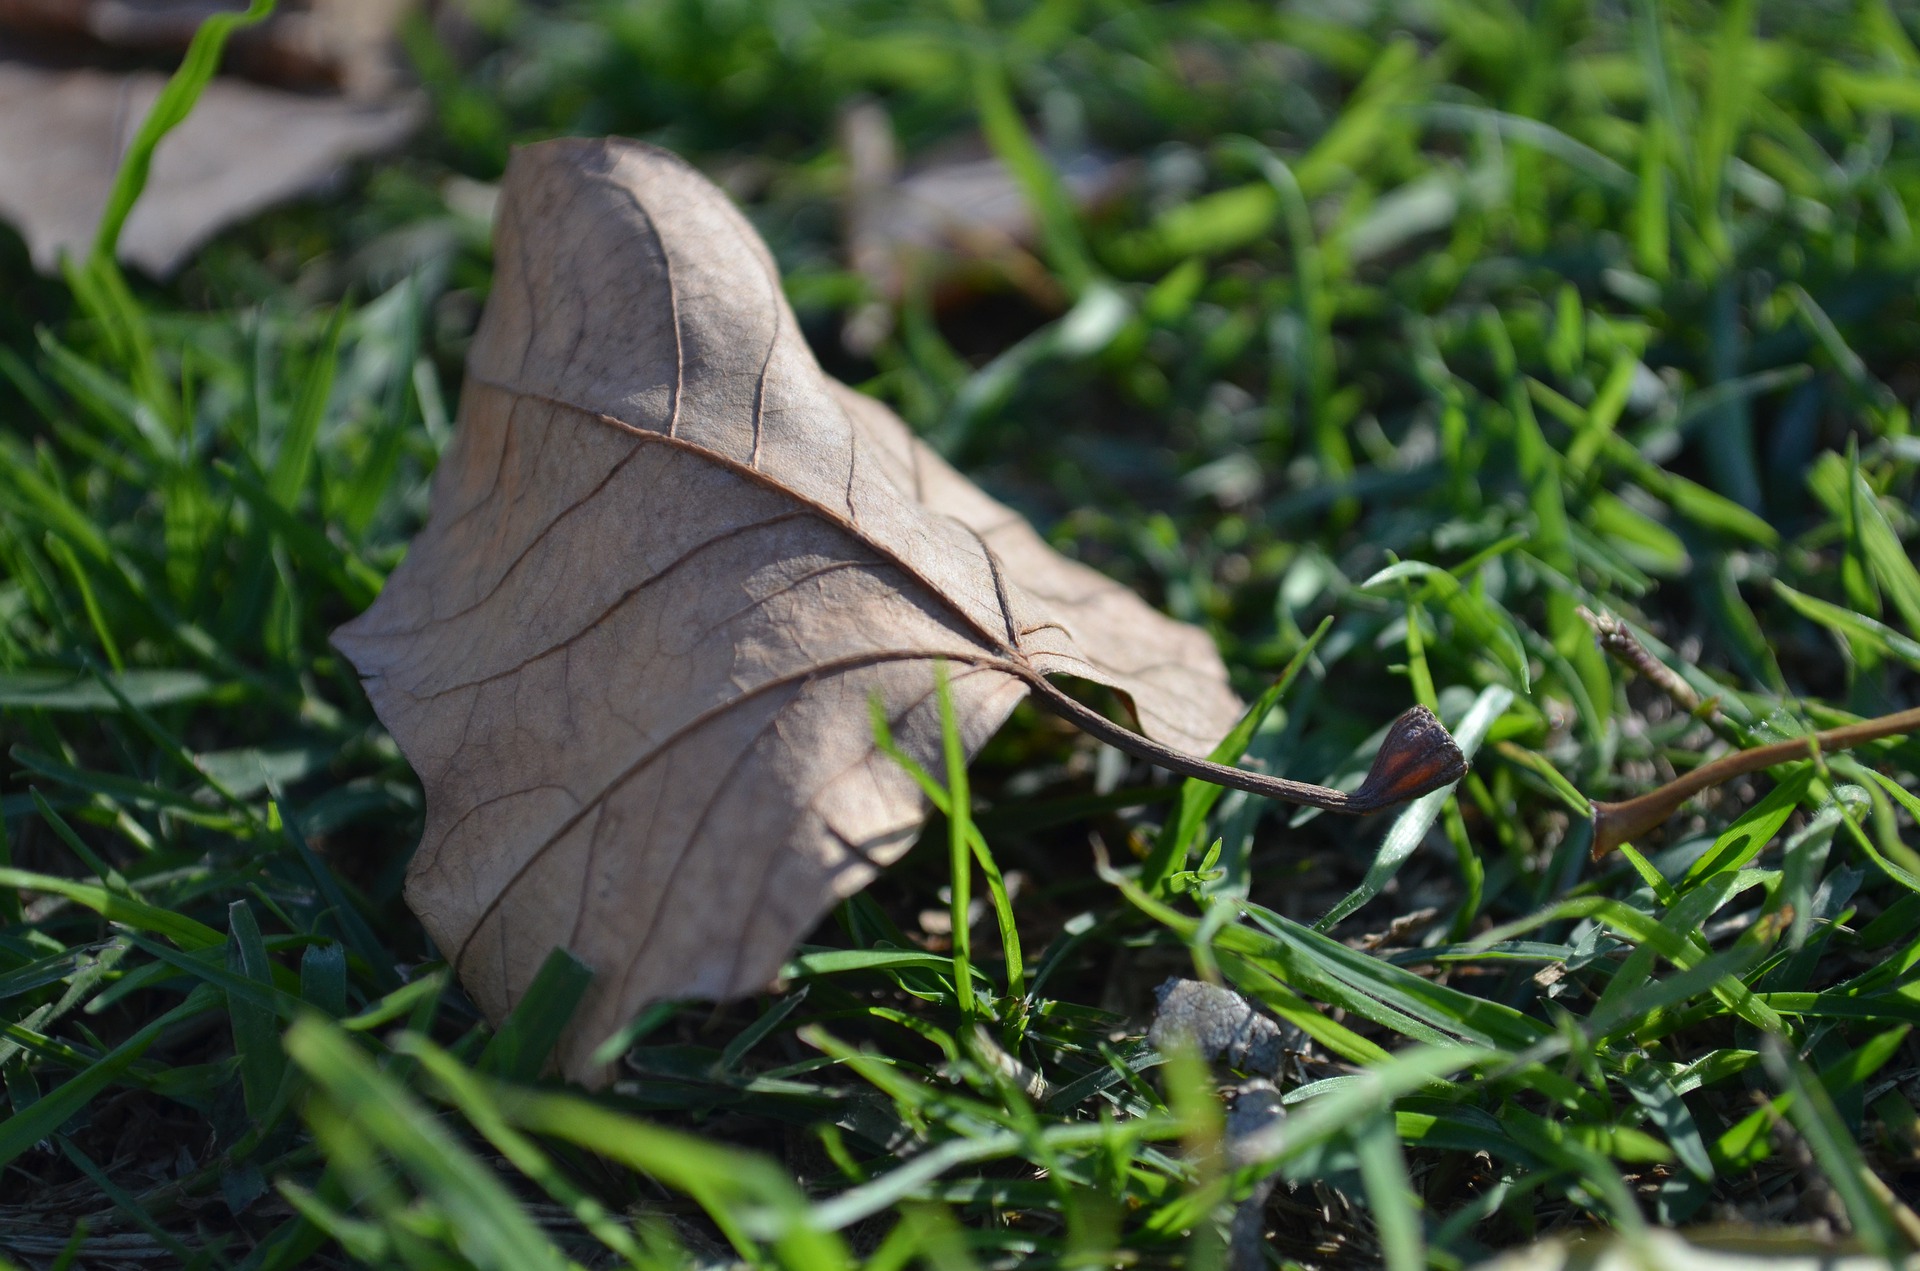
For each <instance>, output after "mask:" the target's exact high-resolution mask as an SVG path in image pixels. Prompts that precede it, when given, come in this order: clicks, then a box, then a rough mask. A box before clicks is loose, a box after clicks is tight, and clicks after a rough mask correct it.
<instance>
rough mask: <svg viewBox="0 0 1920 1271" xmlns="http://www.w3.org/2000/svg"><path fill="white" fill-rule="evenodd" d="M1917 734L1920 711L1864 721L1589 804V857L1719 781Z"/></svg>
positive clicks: (1612, 847)
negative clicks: (1620, 799) (1634, 794)
mask: <svg viewBox="0 0 1920 1271" xmlns="http://www.w3.org/2000/svg"><path fill="white" fill-rule="evenodd" d="M1911 732H1920V707H1915V708H1913V709H1912V710H1904V711H1896V712H1895V713H1894V714H1892V715H1881V716H1879V717H1878V718H1876V719H1864V720H1861V721H1860V722H1859V723H1857V724H1845V725H1842V726H1841V727H1839V728H1829V729H1827V730H1826V731H1825V732H1820V733H1815V734H1813V735H1812V736H1811V737H1795V738H1792V739H1791V740H1789V741H1777V742H1774V743H1773V744H1772V745H1768V746H1755V747H1754V748H1753V749H1751V750H1737V751H1735V752H1734V753H1732V754H1730V755H1723V756H1722V757H1720V758H1719V759H1716V760H1714V761H1713V762H1712V763H1706V764H1701V765H1700V766H1699V767H1698V768H1695V769H1694V770H1693V771H1692V772H1689V773H1688V774H1687V775H1686V776H1684V777H1680V778H1678V779H1677V780H1674V781H1669V782H1668V783H1667V784H1666V785H1663V786H1661V787H1660V788H1659V789H1658V790H1652V791H1649V792H1648V793H1646V794H1643V795H1640V796H1639V797H1637V798H1633V799H1627V800H1625V801H1624V802H1621V803H1599V802H1596V803H1594V805H1593V859H1595V860H1599V859H1600V858H1601V857H1603V856H1605V855H1606V854H1607V853H1609V852H1611V851H1613V850H1615V849H1616V848H1618V847H1619V846H1620V845H1621V844H1622V843H1626V842H1629V841H1631V840H1633V839H1636V838H1639V837H1640V836H1641V835H1642V834H1645V833H1646V832H1647V831H1648V830H1651V829H1653V828H1655V827H1656V826H1658V825H1660V824H1661V823H1662V822H1663V821H1665V820H1666V819H1667V818H1668V817H1670V816H1672V815H1673V814H1674V812H1675V811H1676V810H1678V808H1679V807H1680V805H1681V804H1683V803H1685V802H1686V801H1687V800H1688V799H1690V798H1692V797H1693V796H1694V795H1696V794H1698V793H1700V792H1701V791H1702V790H1705V789H1708V788H1710V787H1712V786H1717V785H1719V784H1720V783H1721V782H1723V781H1731V780H1733V778H1735V777H1743V776H1745V775H1746V774H1748V773H1750V772H1759V771H1760V770H1761V769H1763V768H1771V767H1773V766H1774V765H1775V764H1782V763H1788V762H1790V761H1792V760H1795V759H1808V758H1811V757H1813V756H1814V755H1817V754H1819V753H1821V752H1822V751H1827V750H1846V749H1848V748H1849V747H1853V746H1861V745H1865V744H1866V743H1867V742H1870V741H1879V740H1880V739H1881V738H1883V737H1897V736H1899V735H1900V734H1901V733H1911Z"/></svg>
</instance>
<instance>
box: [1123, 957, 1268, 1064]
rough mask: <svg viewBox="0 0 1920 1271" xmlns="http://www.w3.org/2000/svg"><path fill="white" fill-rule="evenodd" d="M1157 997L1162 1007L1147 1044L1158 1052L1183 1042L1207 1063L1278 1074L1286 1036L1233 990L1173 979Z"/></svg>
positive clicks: (1155, 1012) (1156, 992) (1159, 1008)
mask: <svg viewBox="0 0 1920 1271" xmlns="http://www.w3.org/2000/svg"><path fill="white" fill-rule="evenodd" d="M1153 992H1154V997H1155V999H1156V1000H1157V1002H1158V1007H1157V1009H1156V1010H1155V1011H1154V1014H1153V1026H1152V1027H1151V1028H1149V1029H1148V1030H1147V1041H1148V1042H1150V1043H1152V1045H1153V1047H1154V1048H1155V1049H1156V1050H1166V1049H1168V1048H1170V1047H1172V1046H1176V1045H1179V1044H1180V1043H1181V1042H1185V1043H1186V1044H1187V1045H1189V1046H1191V1047H1193V1048H1194V1049H1195V1050H1197V1051H1198V1052H1199V1053H1200V1057H1201V1058H1203V1059H1205V1060H1207V1061H1208V1062H1209V1063H1221V1064H1224V1065H1226V1066H1227V1067H1228V1068H1231V1069H1233V1070H1235V1071H1236V1072H1244V1073H1256V1074H1260V1075H1262V1076H1268V1077H1270V1076H1272V1075H1273V1074H1275V1073H1276V1072H1278V1071H1279V1070H1280V1063H1281V1061H1282V1060H1283V1059H1284V1058H1285V1057H1286V1052H1287V1042H1288V1039H1287V1036H1286V1034H1285V1033H1284V1032H1283V1031H1282V1029H1281V1026H1280V1025H1279V1024H1278V1023H1276V1022H1275V1021H1273V1020H1271V1019H1268V1018H1267V1017H1266V1016H1265V1015H1262V1014H1260V1013H1259V1012H1258V1011H1256V1010H1254V1009H1253V1007H1252V1006H1251V1005H1250V1004H1248V1002H1247V1000H1246V999H1245V998H1243V997H1241V996H1240V995H1239V994H1238V993H1235V992H1234V991H1233V990H1232V989H1227V988H1221V987H1220V986H1218V985H1215V984H1207V983H1204V982H1203V981H1200V980H1182V979H1178V978H1174V979H1169V980H1168V981H1166V982H1165V983H1164V984H1162V985H1161V986H1160V987H1159V988H1157V989H1155V990H1154V991H1153Z"/></svg>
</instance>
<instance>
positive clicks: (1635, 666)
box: [1575, 605, 1740, 745]
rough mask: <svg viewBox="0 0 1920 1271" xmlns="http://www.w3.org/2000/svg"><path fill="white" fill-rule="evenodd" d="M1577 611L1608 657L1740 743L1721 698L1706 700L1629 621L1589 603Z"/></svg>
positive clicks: (1708, 724)
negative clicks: (1647, 644) (1720, 704)
mask: <svg viewBox="0 0 1920 1271" xmlns="http://www.w3.org/2000/svg"><path fill="white" fill-rule="evenodd" d="M1575 612H1577V613H1578V614H1579V615H1580V616H1581V618H1583V619H1585V621H1586V624H1587V625H1588V626H1589V627H1592V628H1593V638H1594V642H1595V643H1597V644H1598V645H1599V646H1600V649H1601V651H1602V652H1604V653H1605V654H1606V655H1607V656H1608V657H1611V658H1612V659H1613V660H1614V661H1616V662H1618V663H1619V664H1620V665H1622V666H1624V667H1626V668H1627V669H1628V670H1630V671H1632V672H1634V673H1635V674H1637V675H1639V676H1640V677H1642V678H1643V679H1645V680H1646V681H1647V682H1648V683H1649V684H1652V685H1653V686H1654V687H1655V688H1657V689H1659V690H1660V691H1661V692H1662V693H1665V694H1666V695H1667V698H1668V700H1670V701H1671V702H1672V703H1673V704H1674V705H1675V706H1678V707H1679V708H1680V710H1681V711H1682V712H1683V713H1685V714H1688V715H1692V716H1694V717H1695V718H1696V719H1699V720H1701V721H1702V722H1704V723H1705V724H1706V725H1707V727H1709V728H1711V729H1713V731H1714V732H1716V733H1719V734H1720V735H1721V736H1722V737H1725V738H1726V739H1727V740H1729V741H1732V742H1734V743H1735V744H1736V745H1737V744H1738V743H1739V740H1740V739H1739V738H1738V737H1734V736H1732V735H1731V732H1732V729H1731V726H1730V725H1729V723H1728V721H1727V717H1726V716H1725V715H1722V714H1721V713H1720V706H1719V699H1718V698H1707V699H1705V700H1702V699H1701V697H1700V694H1699V693H1697V692H1695V691H1694V688H1693V685H1691V684H1689V683H1687V681H1686V679H1685V677H1683V676H1682V675H1681V674H1680V673H1679V672H1678V671H1676V670H1674V669H1673V668H1672V667H1670V666H1668V665H1667V664H1666V663H1665V662H1662V661H1661V660H1660V659H1659V658H1657V657H1655V656H1653V652H1652V650H1650V649H1648V648H1647V646H1646V645H1644V644H1642V643H1640V637H1638V636H1636V635H1635V634H1634V633H1633V630H1632V628H1630V627H1628V626H1627V624H1626V623H1624V622H1622V621H1621V620H1620V619H1619V618H1616V617H1615V616H1614V615H1612V614H1610V613H1595V612H1594V611H1593V610H1591V609H1589V608H1587V607H1586V606H1585V605H1581V606H1579V608H1578V609H1577V610H1575Z"/></svg>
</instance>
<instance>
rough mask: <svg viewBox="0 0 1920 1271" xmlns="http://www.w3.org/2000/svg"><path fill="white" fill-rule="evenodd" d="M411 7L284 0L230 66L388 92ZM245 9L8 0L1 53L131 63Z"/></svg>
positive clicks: (372, 0) (244, 37)
mask: <svg viewBox="0 0 1920 1271" xmlns="http://www.w3.org/2000/svg"><path fill="white" fill-rule="evenodd" d="M411 6H412V0H281V3H280V4H278V5H276V6H275V8H274V11H273V14H272V15H271V16H270V17H268V18H267V19H266V20H265V21H264V22H261V23H259V24H257V25H253V26H247V27H243V28H241V29H240V30H237V31H235V32H234V33H233V34H232V36H231V37H230V38H229V40H228V43H227V51H226V55H225V57H224V58H223V59H222V63H221V64H222V66H223V68H224V69H225V71H226V72H228V73H231V74H236V75H240V76H244V77H245V78H247V79H251V80H255V81H258V82H260V83H264V84H271V85H273V86H275V87H277V88H303V89H314V88H328V89H338V90H339V91H341V92H343V93H345V94H346V95H347V96H348V97H354V98H373V97H380V96H386V95H389V94H391V93H392V92H393V91H394V90H395V89H396V88H397V87H398V86H399V83H400V79H401V68H400V59H399V57H398V56H397V53H398V50H397V48H396V41H395V40H394V31H395V30H396V29H397V27H398V26H399V23H400V19H401V17H402V16H403V15H404V14H405V12H406V11H407V9H408V8H410V7H411ZM243 7H244V6H243V5H237V4H234V3H231V2H230V0H0V53H6V54H8V55H9V56H12V55H16V54H17V55H23V56H24V55H27V54H29V53H30V54H31V55H32V57H33V58H50V59H51V60H53V61H56V62H59V63H61V64H63V65H64V64H70V63H73V62H76V61H78V62H85V63H95V62H98V61H99V60H100V59H101V58H102V57H103V56H107V55H118V56H119V57H120V58H121V59H122V60H124V57H125V55H126V54H127V53H130V52H131V53H139V54H159V55H178V54H181V53H184V52H186V49H187V44H188V42H189V41H191V40H192V39H193V34H194V32H195V31H197V30H199V28H200V24H201V23H202V22H205V21H206V20H207V19H208V18H210V17H212V16H213V15H215V14H217V13H234V12H237V11H238V10H239V9H241V8H243ZM13 45H19V46H20V47H18V48H15V47H11V46H13ZM30 60H31V59H30Z"/></svg>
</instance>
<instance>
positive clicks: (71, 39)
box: [0, 0, 425, 278]
mask: <svg viewBox="0 0 1920 1271" xmlns="http://www.w3.org/2000/svg"><path fill="white" fill-rule="evenodd" d="M404 8H405V3H404V0H314V2H313V3H310V4H307V5H301V6H292V7H289V8H287V9H286V10H284V11H283V12H280V13H277V14H276V15H275V16H274V17H273V18H271V19H269V20H268V21H267V22H266V23H265V24H263V25H262V26H261V27H259V28H255V29H247V30H242V31H240V32H238V33H236V36H235V39H234V41H233V43H232V47H231V51H230V55H229V58H228V65H229V67H230V68H234V67H238V68H241V69H244V70H246V71H247V72H249V74H250V75H252V76H253V77H254V80H243V79H238V78H220V79H216V80H214V81H213V82H212V83H211V84H209V85H208V86H207V88H206V91H205V92H204V93H203V94H202V96H201V98H200V102H199V104H198V105H197V106H196V107H195V109H194V111H193V113H192V114H191V115H189V116H188V117H187V119H186V121H185V122H184V123H182V124H181V125H180V126H179V127H177V128H176V129H174V130H173V131H172V132H171V133H169V134H168V135H167V137H166V138H165V139H164V140H162V141H161V143H160V146H159V148H158V149H157V150H156V151H155V153H154V159H153V168H152V171H151V174H150V176H149V179H148V182H147V187H146V192H145V194H144V195H143V196H142V198H141V200H140V202H139V203H138V204H136V205H135V207H134V209H133V213H132V215H131V216H130V217H129V218H128V221H127V224H126V228H125V230H124V231H123V233H122V234H121V236H120V243H119V255H120V258H121V259H122V260H123V261H125V262H127V263H129V264H132V265H134V266H137V267H138V268H139V269H141V270H142V271H144V272H145V273H147V274H150V275H152V276H154V277H156V278H164V277H167V276H169V275H171V274H173V273H174V272H175V271H176V270H178V269H179V268H180V266H181V265H183V264H184V263H185V262H186V260H187V259H188V258H189V257H190V256H191V255H192V254H193V252H194V251H195V250H196V249H198V248H199V247H200V246H201V245H202V244H204V243H205V242H206V241H207V239H209V238H211V237H212V236H213V235H214V234H216V233H218V232H219V231H220V230H221V229H223V228H225V227H226V226H228V225H231V224H233V223H235V222H237V221H240V220H243V219H245V218H246V217H248V216H251V215H253V214H255V213H257V212H260V211H262V210H264V209H266V208H268V207H271V206H273V205H274V204H276V203H281V202H285V201H286V200H287V199H290V198H294V197H297V196H299V195H302V194H307V193H311V192H313V191H315V190H318V189H321V188H324V187H325V186H326V185H327V183H328V182H329V181H331V180H333V179H334V178H335V177H336V175H337V174H338V173H339V172H340V170H341V168H342V167H343V165H345V164H346V163H347V162H348V161H349V160H352V159H355V158H358V157H361V156H364V155H370V154H377V153H379V152H381V151H385V150H388V149H391V148H392V147H394V146H396V145H398V144H399V143H400V142H401V141H403V140H405V139H406V137H407V136H408V135H409V134H410V133H411V132H412V131H413V130H414V128H416V127H417V126H418V125H419V123H420V122H421V120H422V119H423V118H424V117H425V103H424V101H423V100H422V99H421V98H420V97H419V96H418V95H417V94H416V93H414V92H412V91H410V90H408V89H407V88H406V87H405V85H404V82H403V80H402V77H401V75H400V71H399V68H398V64H397V61H396V59H395V57H394V56H393V30H394V25H395V23H396V22H398V20H399V18H400V16H401V15H402V13H403V12H404ZM216 11H217V7H216V6H213V5H209V4H205V3H201V2H199V0H194V2H193V3H186V2H183V0H152V2H148V3H130V2H129V0H0V217H4V218H5V219H6V220H7V221H9V222H11V223H12V224H13V225H14V227H15V228H16V229H18V230H19V232H20V234H21V236H22V237H23V238H25V239H26V242H27V249H28V251H29V253H30V254H31V256H32V258H33V263H34V267H35V268H37V269H40V270H42V271H43V272H49V273H50V272H52V271H53V270H54V269H56V268H57V267H58V265H59V260H60V256H61V254H62V253H66V254H69V255H80V254H84V253H85V251H86V250H87V249H88V248H89V247H90V246H91V245H92V243H93V238H94V234H95V232H96V230H97V228H98V226H99V223H100V216H101V212H102V210H103V209H104V208H105V207H106V203H107V195H108V191H109V190H110V189H111V188H112V185H113V181H114V175H115V173H116V172H117V171H118V169H119V165H120V160H121V158H122V156H123V155H124V154H125V153H126V151H127V148H128V144H129V142H130V141H131V140H132V138H133V137H134V135H135V134H136V133H137V132H138V131H139V129H140V126H141V124H142V122H143V121H144V120H145V119H146V116H147V113H148V111H149V110H150V109H151V108H152V106H153V102H154V99H155V98H156V97H158V96H159V94H160V90H161V87H162V86H163V85H164V84H165V82H166V80H165V76H164V75H162V74H161V73H160V72H159V71H157V70H134V71H130V72H123V71H120V70H108V69H100V68H97V67H94V66H85V65H82V66H77V67H76V66H75V65H74V62H75V61H76V60H104V61H108V62H115V63H117V62H118V61H121V60H124V58H125V56H126V55H128V54H129V53H139V54H155V55H161V56H163V57H165V58H167V59H168V60H171V58H172V57H174V56H177V54H178V52H179V51H180V50H183V49H184V48H185V47H186V43H187V40H188V39H189V38H191V36H192V34H193V31H194V29H195V28H196V27H197V26H198V24H199V23H200V21H202V20H203V19H204V18H206V17H207V16H208V15H209V14H211V13H213V12H216ZM255 80H257V81H264V82H254V81H255Z"/></svg>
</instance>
